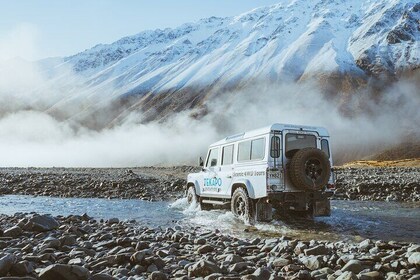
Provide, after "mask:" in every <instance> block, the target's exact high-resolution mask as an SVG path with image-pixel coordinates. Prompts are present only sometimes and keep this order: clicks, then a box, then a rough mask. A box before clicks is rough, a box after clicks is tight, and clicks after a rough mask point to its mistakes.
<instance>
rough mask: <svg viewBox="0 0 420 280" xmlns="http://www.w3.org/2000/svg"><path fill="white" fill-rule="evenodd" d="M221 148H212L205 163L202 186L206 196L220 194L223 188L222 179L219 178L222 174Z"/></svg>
mask: <svg viewBox="0 0 420 280" xmlns="http://www.w3.org/2000/svg"><path fill="white" fill-rule="evenodd" d="M220 154H221V149H220V147H214V148H210V150H209V154H208V156H207V160H206V163H205V166H204V167H205V168H204V169H205V172H204V174H203V175H204V176H203V182H202V186H201V193H202V195H204V196H213V195H215V194H218V193H220V191H221V187H222V179H221V178H220V176H219V172H220V157H221V155H220Z"/></svg>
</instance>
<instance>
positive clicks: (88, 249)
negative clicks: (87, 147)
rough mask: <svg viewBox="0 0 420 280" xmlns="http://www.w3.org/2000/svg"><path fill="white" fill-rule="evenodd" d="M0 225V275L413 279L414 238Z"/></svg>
mask: <svg viewBox="0 0 420 280" xmlns="http://www.w3.org/2000/svg"><path fill="white" fill-rule="evenodd" d="M0 228H1V231H0V279H42V280H50V279H51V280H55V279H80V280H81V279H169V278H170V279H193V278H200V277H201V278H204V279H420V246H419V245H418V244H413V243H404V242H393V241H390V242H383V241H374V240H364V241H362V242H360V243H351V242H342V241H341V242H327V241H316V240H311V241H299V240H292V239H289V238H286V237H279V238H271V239H261V238H254V239H240V238H236V237H232V236H228V235H224V234H222V233H220V232H219V231H217V230H213V231H206V230H203V229H200V228H197V227H188V228H182V227H180V226H175V227H173V228H160V227H158V228H149V227H146V226H144V225H142V224H141V221H140V222H135V221H124V222H123V221H119V220H118V219H116V218H113V219H109V220H106V221H103V220H95V219H92V218H90V217H89V216H88V215H86V214H85V215H81V216H76V215H72V216H67V217H63V216H58V217H54V218H53V217H51V216H47V215H37V214H33V213H32V214H15V215H13V216H6V215H1V216H0ZM2 277H3V278H2ZM10 277H22V278H10ZM24 277H25V278H24Z"/></svg>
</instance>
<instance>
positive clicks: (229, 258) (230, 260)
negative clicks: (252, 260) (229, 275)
mask: <svg viewBox="0 0 420 280" xmlns="http://www.w3.org/2000/svg"><path fill="white" fill-rule="evenodd" d="M225 261H226V262H228V263H230V264H234V263H238V262H243V261H244V259H243V258H242V257H241V256H239V255H235V254H229V255H227V256H226V259H225Z"/></svg>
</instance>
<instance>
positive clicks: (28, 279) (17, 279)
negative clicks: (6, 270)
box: [0, 276, 37, 280]
mask: <svg viewBox="0 0 420 280" xmlns="http://www.w3.org/2000/svg"><path fill="white" fill-rule="evenodd" d="M0 280H37V279H36V278H33V277H30V276H24V277H19V276H8V277H0Z"/></svg>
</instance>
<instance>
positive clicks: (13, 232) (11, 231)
mask: <svg viewBox="0 0 420 280" xmlns="http://www.w3.org/2000/svg"><path fill="white" fill-rule="evenodd" d="M21 234H22V229H21V228H20V227H18V226H14V227H11V228H8V229H6V230H5V231H4V233H3V236H5V237H12V238H16V237H19V236H20V235H21Z"/></svg>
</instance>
